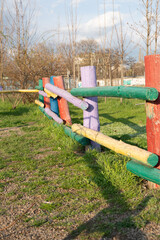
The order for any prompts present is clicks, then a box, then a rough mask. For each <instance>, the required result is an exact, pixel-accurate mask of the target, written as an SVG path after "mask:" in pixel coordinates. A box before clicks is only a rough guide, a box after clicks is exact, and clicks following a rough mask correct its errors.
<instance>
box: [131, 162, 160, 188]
mask: <svg viewBox="0 0 160 240" xmlns="http://www.w3.org/2000/svg"><path fill="white" fill-rule="evenodd" d="M126 167H127V170H129V171H130V172H132V173H134V174H135V175H137V176H139V177H142V178H144V179H146V180H148V181H151V182H152V183H156V184H158V185H160V169H157V168H152V167H149V166H147V165H145V164H141V163H139V162H137V161H135V160H131V161H129V162H128V163H127V165H126Z"/></svg>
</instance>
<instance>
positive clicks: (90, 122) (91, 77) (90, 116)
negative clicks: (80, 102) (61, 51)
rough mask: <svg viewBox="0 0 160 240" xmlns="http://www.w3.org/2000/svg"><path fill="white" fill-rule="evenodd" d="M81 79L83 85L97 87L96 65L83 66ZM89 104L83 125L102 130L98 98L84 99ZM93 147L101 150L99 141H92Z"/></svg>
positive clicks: (85, 111)
mask: <svg viewBox="0 0 160 240" xmlns="http://www.w3.org/2000/svg"><path fill="white" fill-rule="evenodd" d="M81 81H82V87H84V88H86V87H96V86H97V78H96V67H94V66H86V67H81ZM84 101H86V102H87V103H88V104H89V108H88V109H87V110H84V111H83V126H84V127H87V128H90V129H92V130H95V131H100V123H99V113H98V98H97V97H87V98H85V99H84ZM91 146H92V148H95V149H97V150H98V151H100V150H101V147H100V145H99V144H98V143H96V142H93V141H91Z"/></svg>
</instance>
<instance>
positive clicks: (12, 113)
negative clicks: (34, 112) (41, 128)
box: [0, 106, 29, 116]
mask: <svg viewBox="0 0 160 240" xmlns="http://www.w3.org/2000/svg"><path fill="white" fill-rule="evenodd" d="M7 110H8V109H7ZM28 112H29V109H28V107H27V106H26V107H18V108H16V109H11V110H9V111H6V110H4V112H2V111H1V112H0V116H20V115H23V114H24V113H28Z"/></svg>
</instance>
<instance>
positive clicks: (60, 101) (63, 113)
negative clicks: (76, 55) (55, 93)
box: [53, 76, 72, 125]
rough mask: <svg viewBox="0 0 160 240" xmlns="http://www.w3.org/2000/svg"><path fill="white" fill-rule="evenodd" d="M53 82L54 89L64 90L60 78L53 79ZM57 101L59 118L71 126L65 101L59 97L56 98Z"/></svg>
mask: <svg viewBox="0 0 160 240" xmlns="http://www.w3.org/2000/svg"><path fill="white" fill-rule="evenodd" d="M53 80H54V85H55V86H56V87H59V88H62V89H64V82H63V78H62V76H58V77H53ZM57 100H58V107H59V114H60V118H61V119H63V120H64V121H65V122H66V124H67V125H72V121H71V117H70V113H69V107H68V103H67V101H66V100H65V99H64V98H61V97H58V98H57Z"/></svg>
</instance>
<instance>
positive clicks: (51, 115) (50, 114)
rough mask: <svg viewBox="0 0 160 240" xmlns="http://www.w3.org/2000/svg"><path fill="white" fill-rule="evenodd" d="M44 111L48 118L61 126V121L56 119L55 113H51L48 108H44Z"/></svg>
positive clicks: (58, 118)
mask: <svg viewBox="0 0 160 240" xmlns="http://www.w3.org/2000/svg"><path fill="white" fill-rule="evenodd" d="M44 110H45V112H46V113H47V114H48V115H49V116H50V117H52V118H53V120H54V121H56V122H57V123H59V124H63V120H62V119H61V118H60V117H58V116H57V114H56V113H54V112H52V111H51V110H50V109H49V108H45V109H44Z"/></svg>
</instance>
